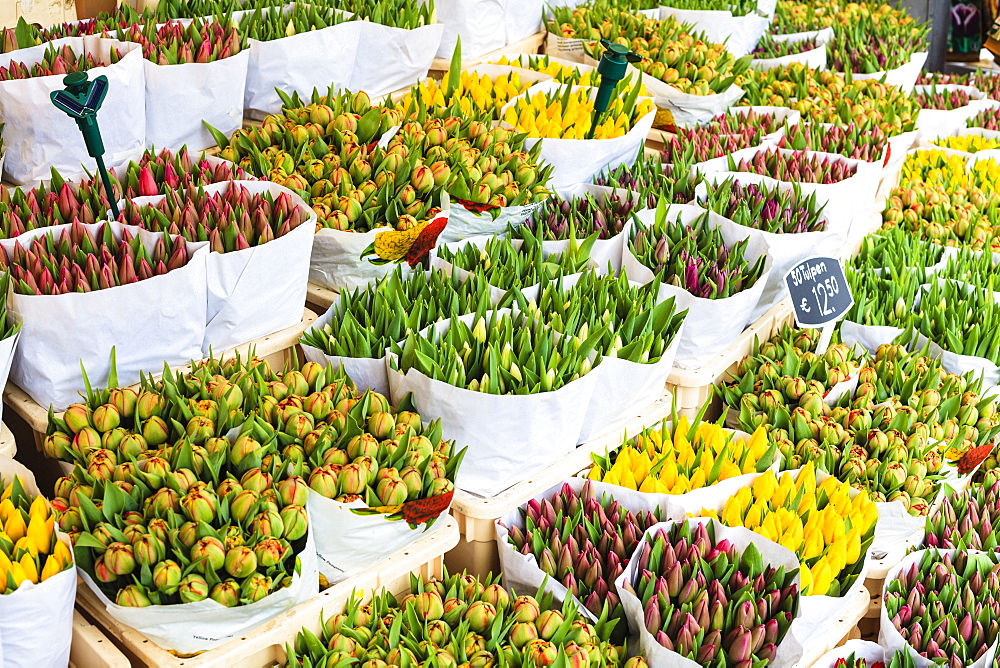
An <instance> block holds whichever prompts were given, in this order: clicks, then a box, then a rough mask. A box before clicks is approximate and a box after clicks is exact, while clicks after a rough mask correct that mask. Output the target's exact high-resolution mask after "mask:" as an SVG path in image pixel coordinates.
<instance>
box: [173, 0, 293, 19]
mask: <svg viewBox="0 0 1000 668" xmlns="http://www.w3.org/2000/svg"><path fill="white" fill-rule="evenodd" d="M283 4H284V3H283V2H282V1H281V0H160V2H158V3H157V4H156V9H154V10H153V18H154V19H155V22H156V23H164V22H166V21H169V20H170V19H193V18H197V17H201V16H230V15H232V13H233V12H239V11H247V10H253V9H265V8H268V7H280V6H282V5H283Z"/></svg>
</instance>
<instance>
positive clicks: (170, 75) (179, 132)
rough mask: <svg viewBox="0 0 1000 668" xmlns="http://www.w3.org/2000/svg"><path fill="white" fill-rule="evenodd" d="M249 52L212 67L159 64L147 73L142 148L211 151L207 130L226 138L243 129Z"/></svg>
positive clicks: (149, 67)
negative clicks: (216, 131) (183, 148)
mask: <svg viewBox="0 0 1000 668" xmlns="http://www.w3.org/2000/svg"><path fill="white" fill-rule="evenodd" d="M249 62H250V51H249V50H248V49H244V50H242V51H240V52H239V53H237V54H236V55H234V56H230V57H229V58H225V59H223V60H217V61H214V62H211V63H183V64H180V65H157V64H156V63H153V62H150V61H148V60H144V61H143V65H144V67H145V71H146V146H147V147H154V146H155V147H156V148H171V149H178V148H180V147H181V146H187V147H188V150H191V151H200V150H203V149H206V148H210V147H212V146H215V139H214V138H213V137H212V134H211V133H210V132H209V131H208V129H207V128H206V127H205V123H208V124H209V125H211V126H212V127H213V128H215V129H216V130H218V131H219V132H221V133H222V134H224V135H226V136H227V137H229V136H230V135H232V134H233V133H234V132H235V131H236V130H238V129H240V128H241V127H242V126H243V96H244V93H245V92H246V82H247V67H248V65H249Z"/></svg>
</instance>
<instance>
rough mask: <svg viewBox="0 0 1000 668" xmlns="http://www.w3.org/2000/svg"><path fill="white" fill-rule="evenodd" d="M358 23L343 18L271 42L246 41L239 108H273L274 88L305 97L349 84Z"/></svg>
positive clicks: (276, 102)
mask: <svg viewBox="0 0 1000 668" xmlns="http://www.w3.org/2000/svg"><path fill="white" fill-rule="evenodd" d="M361 23H362V22H361V21H347V22H346V23H340V24H337V25H334V26H330V27H329V28H323V29H322V30H313V31H310V32H305V33H299V34H298V35H292V36H291V37H283V38H281V39H276V40H272V41H270V42H261V41H258V40H255V39H251V40H249V42H250V63H249V66H248V68H247V85H246V95H245V97H244V100H243V106H244V108H245V109H247V110H248V111H249V112H252V114H253V115H256V116H260V117H263V116H266V115H267V114H270V113H273V112H276V111H278V110H279V109H281V98H280V97H278V94H277V93H275V92H274V89H275V88H280V89H281V90H283V91H284V92H286V93H292V92H296V93H298V94H299V95H301V96H303V97H309V96H311V95H312V92H313V89H316V88H318V89H319V90H321V91H325V90H327V89H328V88H329V87H330V86H333V87H334V89H340V88H347V87H349V86H350V84H351V77H352V76H353V69H354V67H353V65H354V62H355V60H356V58H357V56H358V46H359V41H360V38H361V32H362V26H361Z"/></svg>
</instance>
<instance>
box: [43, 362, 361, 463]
mask: <svg viewBox="0 0 1000 668" xmlns="http://www.w3.org/2000/svg"><path fill="white" fill-rule="evenodd" d="M115 380H117V379H116V378H115V377H114V375H112V377H111V380H110V381H109V385H110V386H111V387H110V388H109V389H106V390H92V389H91V390H88V392H87V394H86V396H85V401H84V402H82V403H76V404H73V405H71V406H70V407H69V408H67V409H66V411H65V413H63V415H62V417H56V416H55V415H50V416H49V426H48V430H47V431H48V434H47V436H46V438H45V441H44V444H43V447H42V451H43V452H44V453H45V454H46V455H47V456H49V457H54V458H57V459H63V460H67V461H75V462H86V461H87V458H88V457H89V455H90V454H91V453H92V452H93V451H94V450H97V449H105V450H108V451H111V452H112V454H113V455H114V456H115V457H117V458H119V459H122V460H136V459H141V458H143V457H145V456H154V455H156V451H157V448H159V447H160V446H163V445H164V444H167V445H169V444H170V443H174V442H176V441H179V440H182V439H185V438H187V439H191V440H192V442H193V443H194V444H195V446H197V447H202V446H204V444H205V443H206V442H207V441H208V440H210V439H211V438H214V437H216V436H218V435H220V434H225V433H227V432H229V431H230V430H231V429H234V428H239V427H241V426H242V425H243V424H244V423H245V422H246V420H247V417H248V416H250V415H252V414H256V413H258V412H260V411H262V410H264V405H269V406H273V405H274V404H276V403H278V402H279V401H284V400H286V399H289V398H291V397H297V398H298V399H297V400H296V399H292V401H290V402H288V403H290V404H293V405H294V404H298V403H301V402H302V398H304V397H308V396H310V395H312V394H314V393H316V392H320V391H321V390H324V391H326V392H328V393H330V394H331V396H333V393H345V394H346V392H347V390H345V389H344V385H345V384H344V382H343V378H342V374H339V373H337V371H336V370H335V369H326V368H324V367H322V366H320V365H319V364H315V363H306V364H304V365H302V367H301V369H291V370H288V371H285V372H284V373H276V372H274V371H273V370H272V369H271V367H270V365H269V364H268V363H267V362H266V361H264V360H260V359H258V358H255V357H251V358H248V359H241V358H239V357H236V358H232V359H228V360H225V361H220V360H217V359H214V358H211V357H210V358H207V359H205V360H201V361H199V362H197V363H195V364H194V365H193V367H192V369H191V371H189V372H187V373H184V374H182V373H175V372H173V371H171V370H170V369H169V368H164V372H163V376H162V377H161V378H159V379H158V380H154V379H153V378H152V377H151V376H144V377H143V379H142V382H141V384H140V387H139V389H136V388H128V387H125V388H123V387H116V385H117V383H116V382H114V381H115ZM318 396H320V397H323V396H324V395H323V394H320V395H318ZM279 397H280V399H279ZM341 401H344V399H343V398H339V399H338V402H337V404H336V405H335V407H336V406H340V408H343V409H344V410H343V411H341V412H342V413H345V414H346V412H347V410H348V409H349V408H350V405H349V404H350V402H347V401H344V403H343V405H340V402H341ZM211 445H212V446H219V445H221V442H218V441H213V442H212V443H211ZM197 447H196V449H195V452H196V453H197V452H200V451H199V450H197ZM206 447H207V446H206ZM147 451H149V452H151V454H150V455H146V454H145V453H147Z"/></svg>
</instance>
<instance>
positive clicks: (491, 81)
mask: <svg viewBox="0 0 1000 668" xmlns="http://www.w3.org/2000/svg"><path fill="white" fill-rule="evenodd" d="M449 79H450V77H445V79H444V80H442V81H437V80H436V79H427V80H426V81H424V82H423V83H421V84H418V85H416V86H414V87H413V88H411V89H410V92H409V93H408V94H407V95H406V97H405V98H403V101H402V102H400V103H399V105H397V108H398V109H399V110H400V111H402V112H403V116H404V117H405V118H410V117H411V116H413V115H414V114H415V113H416V112H417V110H418V109H420V108H426V109H428V110H433V109H448V110H449V111H450V113H452V114H455V115H461V116H473V117H475V118H478V119H481V120H482V119H484V118H491V119H493V120H496V119H499V118H500V110H501V109H502V108H503V107H504V105H505V104H507V103H508V102H509V101H510V100H511V99H512V98H514V97H517V96H518V95H520V94H521V93H523V92H524V91H526V90H528V88H530V87H531V86H532V85H533V84H535V83H538V82H537V81H535V80H534V79H531V78H527V77H522V76H521V74H520V73H518V72H516V71H515V72H509V73H506V74H498V75H490V74H487V73H485V72H468V71H462V72H460V73H459V75H458V78H457V83H456V84H454V85H452V82H451V81H449Z"/></svg>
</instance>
